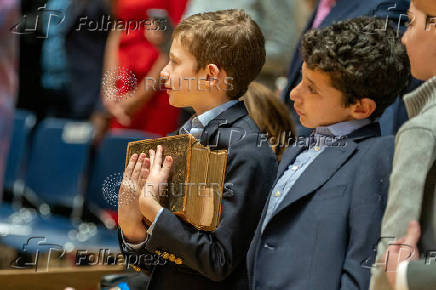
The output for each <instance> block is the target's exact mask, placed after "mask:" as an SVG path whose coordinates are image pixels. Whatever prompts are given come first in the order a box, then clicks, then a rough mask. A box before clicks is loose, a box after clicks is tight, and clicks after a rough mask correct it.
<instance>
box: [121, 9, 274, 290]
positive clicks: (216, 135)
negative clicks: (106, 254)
mask: <svg viewBox="0 0 436 290" xmlns="http://www.w3.org/2000/svg"><path fill="white" fill-rule="evenodd" d="M264 62H265V41H264V37H263V35H262V32H261V31H260V29H259V27H258V26H257V24H256V23H255V22H254V21H253V20H252V19H250V17H249V16H248V15H247V14H245V13H244V12H243V11H242V10H224V11H216V12H210V13H203V14H197V15H193V16H190V17H189V18H187V19H184V20H183V21H181V23H180V24H179V25H178V26H177V27H176V28H175V31H174V34H173V43H172V46H171V50H170V61H169V64H168V65H167V66H166V67H165V68H164V69H163V71H162V73H161V75H162V77H163V78H165V79H166V82H165V88H167V90H168V93H169V96H170V97H169V102H170V104H171V105H173V106H176V107H188V106H190V107H192V108H193V109H194V111H195V112H196V114H195V116H194V117H193V118H191V119H190V120H189V121H188V122H187V123H186V124H185V125H184V126H183V127H182V128H181V129H180V131H179V133H190V134H192V135H193V136H194V137H196V138H197V139H198V140H199V141H200V143H201V144H202V145H208V146H209V147H210V149H211V150H217V149H227V150H228V159H227V169H226V174H225V187H224V192H223V200H222V211H221V221H220V223H219V225H218V227H217V229H216V230H215V231H213V232H205V231H200V230H197V229H196V228H194V227H193V226H192V225H190V224H187V223H185V222H183V221H182V220H180V219H179V218H178V217H176V216H175V215H174V214H173V213H171V212H170V211H169V210H168V209H166V208H162V207H161V206H160V205H159V203H158V202H157V200H156V199H155V197H154V196H156V194H158V190H159V185H160V184H162V183H165V182H166V181H167V178H168V174H169V170H170V168H171V165H172V158H171V157H170V156H166V157H165V158H163V155H164V153H165V152H162V151H163V149H162V147H161V146H158V148H157V151H156V152H154V151H153V150H151V151H150V152H149V153H150V154H149V157H148V158H147V157H146V154H145V153H142V154H140V155H139V156H138V155H136V154H135V155H133V156H132V158H131V159H130V161H129V164H128V166H127V168H126V171H125V174H124V180H123V185H122V186H121V189H120V193H119V200H123V199H124V200H126V198H125V197H126V195H128V194H131V190H129V189H132V186H128V184H130V185H132V184H133V185H134V187H135V188H136V189H137V190H134V192H135V193H134V194H136V198H135V200H134V201H132V202H126V203H122V202H121V203H119V209H118V216H119V224H120V228H121V230H120V243H121V248H122V250H123V252H125V253H128V252H133V253H136V254H143V253H149V254H154V255H157V256H159V258H160V259H164V260H165V263H163V264H164V265H152V266H150V267H147V270H149V271H150V272H151V274H150V275H151V277H150V282H149V285H148V286H147V287H148V288H147V289H247V288H248V279H247V274H246V266H245V258H246V253H247V250H248V247H249V244H250V240H251V238H252V237H253V233H254V230H255V228H256V225H257V221H258V219H259V218H260V213H261V211H262V208H263V205H264V204H265V201H266V198H267V192H268V191H269V190H270V188H271V185H272V182H273V179H274V177H275V174H276V171H277V164H276V159H275V156H274V153H273V151H272V150H271V148H270V147H269V145H268V144H267V143H266V142H263V143H262V142H261V143H259V142H258V139H259V133H260V131H259V128H258V127H257V126H256V124H255V123H254V121H253V120H252V119H251V118H250V117H249V116H248V113H247V110H246V109H245V107H244V103H243V102H242V101H238V98H239V97H241V96H242V95H243V94H244V93H245V92H246V90H247V88H248V85H249V84H250V82H251V81H252V80H254V78H255V77H256V76H257V74H258V73H259V72H260V70H261V68H262V66H263V64H264ZM127 199H128V198H127ZM144 218H145V219H146V220H148V221H149V223H150V225H149V226H145V225H144V223H143V219H144ZM161 264H162V263H161ZM143 266H145V265H143Z"/></svg>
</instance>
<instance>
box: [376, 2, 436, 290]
mask: <svg viewBox="0 0 436 290" xmlns="http://www.w3.org/2000/svg"><path fill="white" fill-rule="evenodd" d="M408 17H409V19H410V23H409V27H408V29H407V31H406V32H405V33H404V36H403V38H402V42H403V43H404V45H405V46H406V48H407V53H408V55H409V59H410V66H411V72H412V74H413V76H414V77H416V78H417V79H419V80H422V81H424V84H422V85H421V86H420V87H419V88H417V89H416V90H415V91H413V92H411V93H409V94H407V95H405V96H404V102H405V104H406V108H407V112H408V113H409V117H410V120H409V121H407V122H406V123H405V124H404V125H403V126H402V127H401V128H400V130H399V132H398V134H397V136H396V140H395V141H396V142H395V154H394V163H393V171H392V174H391V176H390V186H389V194H388V203H387V207H386V212H385V214H384V217H383V222H382V227H381V237H382V238H381V240H380V242H379V244H378V248H377V261H378V263H377V267H373V268H372V280H371V288H370V289H371V290H388V289H395V290H433V289H436V261H435V254H436V252H435V249H436V53H435V52H436V2H435V1H428V0H412V1H411V3H410V9H409V11H408ZM394 239H396V240H395V241H393V240H394ZM380 260H381V261H380Z"/></svg>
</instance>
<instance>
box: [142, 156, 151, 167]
mask: <svg viewBox="0 0 436 290" xmlns="http://www.w3.org/2000/svg"><path fill="white" fill-rule="evenodd" d="M142 168H147V169H150V158H145V159H144V162H142Z"/></svg>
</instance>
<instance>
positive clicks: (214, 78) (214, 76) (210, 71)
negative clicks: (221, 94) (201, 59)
mask: <svg viewBox="0 0 436 290" xmlns="http://www.w3.org/2000/svg"><path fill="white" fill-rule="evenodd" d="M206 73H207V76H206V81H207V82H206V87H209V88H212V87H214V86H216V85H217V83H218V82H219V80H218V78H219V76H220V73H221V71H220V69H219V68H218V66H217V65H216V64H208V65H207V68H206Z"/></svg>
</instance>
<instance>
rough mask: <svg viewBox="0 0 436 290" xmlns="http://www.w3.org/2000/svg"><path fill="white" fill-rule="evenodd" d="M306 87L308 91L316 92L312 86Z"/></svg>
mask: <svg viewBox="0 0 436 290" xmlns="http://www.w3.org/2000/svg"><path fill="white" fill-rule="evenodd" d="M307 88H308V89H309V92H311V93H312V94H316V90H315V89H314V88H313V87H312V86H308V87H307Z"/></svg>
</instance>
